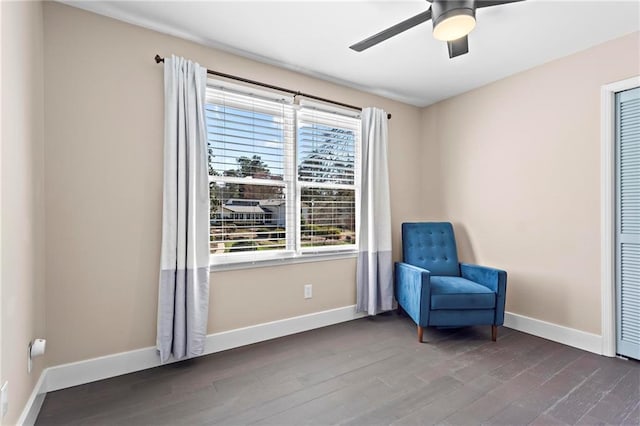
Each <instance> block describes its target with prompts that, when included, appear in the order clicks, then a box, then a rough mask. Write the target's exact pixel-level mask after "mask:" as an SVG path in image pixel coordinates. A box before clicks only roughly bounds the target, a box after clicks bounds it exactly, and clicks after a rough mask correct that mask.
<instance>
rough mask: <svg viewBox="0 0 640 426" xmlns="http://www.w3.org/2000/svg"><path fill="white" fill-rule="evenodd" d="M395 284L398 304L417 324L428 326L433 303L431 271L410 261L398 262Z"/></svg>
mask: <svg viewBox="0 0 640 426" xmlns="http://www.w3.org/2000/svg"><path fill="white" fill-rule="evenodd" d="M395 284H396V285H395V293H396V300H397V301H398V304H399V305H400V306H401V307H402V309H404V310H405V312H406V313H407V314H408V315H409V316H410V317H411V318H412V319H413V321H414V322H415V323H416V324H418V325H420V326H422V327H426V326H427V325H428V323H429V307H430V305H431V303H430V300H431V272H429V271H428V270H426V269H423V268H420V267H417V266H414V265H409V264H408V263H404V262H396V264H395Z"/></svg>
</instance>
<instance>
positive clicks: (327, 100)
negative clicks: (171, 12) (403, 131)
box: [154, 55, 391, 120]
mask: <svg viewBox="0 0 640 426" xmlns="http://www.w3.org/2000/svg"><path fill="white" fill-rule="evenodd" d="M154 59H155V60H156V64H159V63H160V62H164V58H163V57H162V56H160V55H156V57H155V58H154ZM207 74H211V75H217V76H219V77H224V78H229V79H231V80H236V81H241V82H243V83H249V84H254V85H256V86H260V87H266V88H268V89H272V90H277V91H279V92H285V93H290V94H292V95H294V96H304V97H305V98H309V99H313V100H316V101H321V102H327V103H330V104H334V105H338V106H341V107H345V108H349V109H355V110H358V111H362V108H361V107H357V106H353V105H349V104H344V103H342V102H336V101H332V100H331V99H325V98H321V97H319V96H314V95H310V94H308V93H302V92H300V91H296V90H291V89H285V88H284V87H278V86H274V85H272V84H267V83H261V82H259V81H255V80H249V79H248V78H242V77H238V76H235V75H231V74H225V73H223V72H219V71H214V70H210V69H207ZM387 119H389V120H390V119H391V114H387Z"/></svg>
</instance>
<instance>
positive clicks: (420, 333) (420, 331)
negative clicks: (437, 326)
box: [418, 326, 424, 343]
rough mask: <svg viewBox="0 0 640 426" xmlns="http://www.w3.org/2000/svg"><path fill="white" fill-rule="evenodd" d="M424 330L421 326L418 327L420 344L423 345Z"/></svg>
mask: <svg viewBox="0 0 640 426" xmlns="http://www.w3.org/2000/svg"><path fill="white" fill-rule="evenodd" d="M423 331H424V329H423V328H422V327H420V326H418V342H420V343H422V334H423Z"/></svg>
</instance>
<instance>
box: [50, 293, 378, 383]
mask: <svg viewBox="0 0 640 426" xmlns="http://www.w3.org/2000/svg"><path fill="white" fill-rule="evenodd" d="M364 316H366V314H364V313H356V307H355V305H351V306H345V307H342V308H337V309H331V310H328V311H322V312H315V313H313V314H308V315H301V316H297V317H293V318H287V319H283V320H278V321H272V322H268V323H263V324H258V325H254V326H250V327H245V328H238V329H235V330H230V331H223V332H221V333H214V334H210V335H208V336H207V340H206V343H205V349H204V353H203V355H208V354H212V353H215V352H220V351H225V350H227V349H233V348H237V347H240V346H245V345H250V344H252V343H257V342H262V341H265V340H270V339H275V338H277V337H283V336H287V335H290V334H295V333H300V332H303V331H307V330H313V329H315V328H321V327H326V326H328V325H332V324H338V323H341V322H345V321H350V320H353V319H356V318H361V317H364ZM159 365H161V364H160V359H159V357H158V353H157V351H156V348H155V347H152V346H151V347H147V348H142V349H137V350H133V351H128V352H121V353H117V354H113V355H107V356H102V357H99V358H92V359H87V360H83V361H78V362H73V363H69V364H62V365H57V366H54V367H49V368H47V376H46V378H47V380H46V384H47V387H46V391H47V392H51V391H55V390H59V389H64V388H68V387H71V386H77V385H81V384H84V383H90V382H95V381H96V380H102V379H106V378H109V377H115V376H120V375H122V374H127V373H132V372H134V371H140V370H145V369H147V368H152V367H157V366H159Z"/></svg>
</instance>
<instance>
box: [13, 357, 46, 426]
mask: <svg viewBox="0 0 640 426" xmlns="http://www.w3.org/2000/svg"><path fill="white" fill-rule="evenodd" d="M46 395H47V369H46V368H45V369H44V370H42V372H41V373H40V377H39V378H38V381H37V382H36V385H35V386H34V388H33V391H32V392H31V396H29V399H28V400H27V403H26V404H25V406H24V409H23V410H22V414H20V417H18V423H17V424H18V425H20V426H33V425H34V424H35V423H36V419H37V418H38V413H40V408H41V407H42V403H43V402H44V397H45V396H46Z"/></svg>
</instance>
